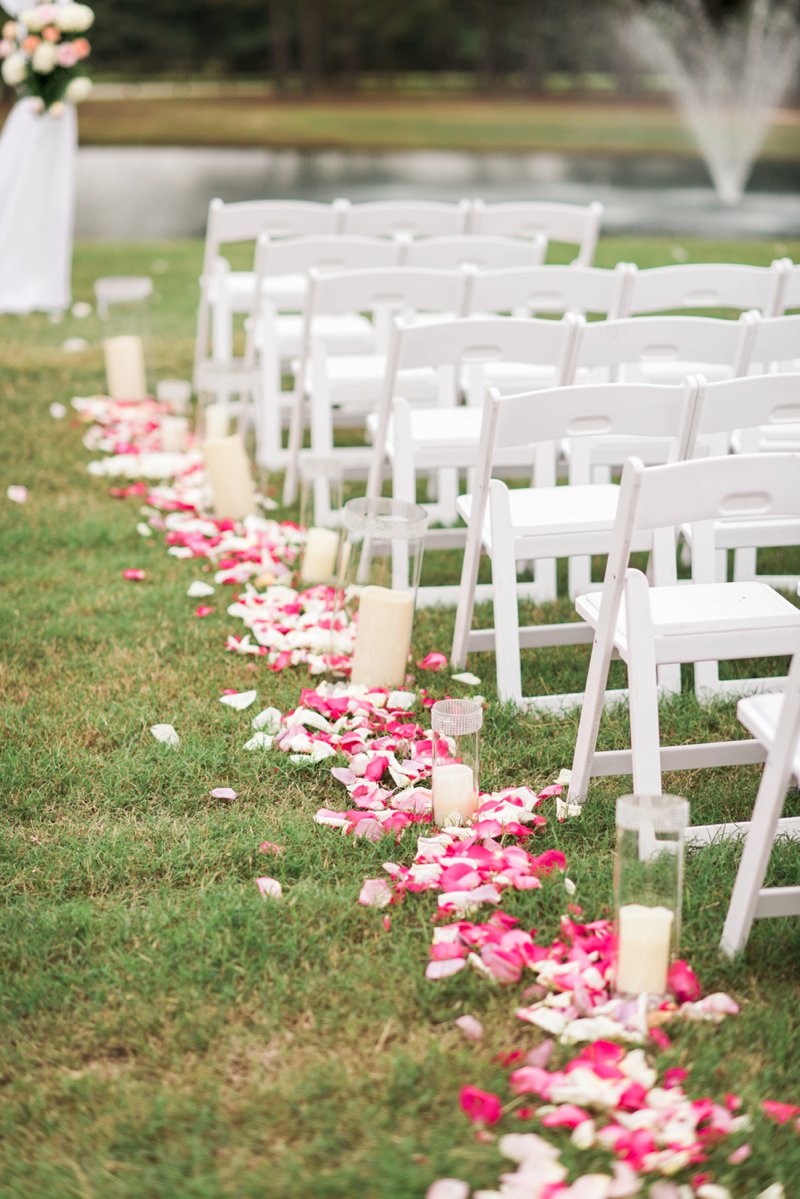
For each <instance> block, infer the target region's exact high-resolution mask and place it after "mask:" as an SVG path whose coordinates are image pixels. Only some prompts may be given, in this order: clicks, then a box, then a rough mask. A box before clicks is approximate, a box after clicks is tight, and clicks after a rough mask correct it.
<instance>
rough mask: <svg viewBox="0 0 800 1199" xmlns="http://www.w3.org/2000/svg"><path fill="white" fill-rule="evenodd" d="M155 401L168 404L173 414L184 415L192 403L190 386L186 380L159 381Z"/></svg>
mask: <svg viewBox="0 0 800 1199" xmlns="http://www.w3.org/2000/svg"><path fill="white" fill-rule="evenodd" d="M156 399H157V400H159V401H160V403H162V404H169V406H170V408H171V409H172V411H173V412H176V413H178V414H181V413H184V412H186V411H187V410H188V408H189V405H190V404H191V402H192V385H191V383H190V382H189V380H188V379H160V380H159V381H158V383H156ZM225 432H226V433H227V429H226V430H225Z"/></svg>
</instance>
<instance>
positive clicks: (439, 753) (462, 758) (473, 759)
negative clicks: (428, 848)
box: [431, 699, 483, 825]
mask: <svg viewBox="0 0 800 1199" xmlns="http://www.w3.org/2000/svg"><path fill="white" fill-rule="evenodd" d="M482 724H483V708H482V707H481V705H480V704H479V703H478V702H477V701H476V700H474V699H440V700H439V702H438V703H435V704H434V705H433V707H432V708H431V730H432V732H433V776H432V782H431V786H432V790H433V819H434V823H435V824H438V825H445V824H466V823H467V821H469V820H470V819H471V818H472V817H473V816H474V815H475V811H476V809H477V807H478V771H479V757H480V735H481V726H482Z"/></svg>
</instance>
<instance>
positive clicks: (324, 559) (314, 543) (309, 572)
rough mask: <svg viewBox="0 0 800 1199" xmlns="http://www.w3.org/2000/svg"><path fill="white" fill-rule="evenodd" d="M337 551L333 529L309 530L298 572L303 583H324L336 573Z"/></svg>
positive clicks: (337, 537) (336, 538)
mask: <svg viewBox="0 0 800 1199" xmlns="http://www.w3.org/2000/svg"><path fill="white" fill-rule="evenodd" d="M338 549H339V534H338V533H337V532H336V531H335V530H334V529H318V528H311V529H309V530H308V533H307V534H306V546H305V550H304V552H303V565H302V567H301V570H300V578H301V579H302V580H303V582H304V583H326V582H327V581H328V579H330V577H331V576H332V575H333V574H334V573H335V571H336V554H337V552H338Z"/></svg>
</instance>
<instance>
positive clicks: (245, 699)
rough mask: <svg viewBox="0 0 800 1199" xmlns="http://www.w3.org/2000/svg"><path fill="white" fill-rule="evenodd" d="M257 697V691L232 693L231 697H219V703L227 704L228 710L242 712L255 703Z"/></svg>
mask: <svg viewBox="0 0 800 1199" xmlns="http://www.w3.org/2000/svg"><path fill="white" fill-rule="evenodd" d="M257 695H258V692H257V691H234V693H233V694H232V695H221V696H220V697H219V702H220V703H221V704H227V706H228V707H229V708H235V709H236V711H237V712H243V711H244V709H245V708H249V707H250V705H251V704H254V703H255V702H256V696H257Z"/></svg>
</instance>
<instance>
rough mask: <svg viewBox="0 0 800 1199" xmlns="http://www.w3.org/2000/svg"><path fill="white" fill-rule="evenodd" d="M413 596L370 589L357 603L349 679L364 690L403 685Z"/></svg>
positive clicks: (364, 591) (364, 592)
mask: <svg viewBox="0 0 800 1199" xmlns="http://www.w3.org/2000/svg"><path fill="white" fill-rule="evenodd" d="M413 623H414V596H413V595H412V594H411V593H410V592H408V591H392V590H391V589H390V588H388V587H374V586H372V585H369V586H367V587H365V588H364V590H363V591H362V592H361V595H360V597H359V602H358V629H357V631H356V644H355V650H354V653H353V672H352V675H351V679H352V681H353V682H354V683H359V684H361V685H362V686H364V687H400V686H402V684H403V683H404V682H405V678H406V666H407V664H408V651H409V649H410V648H411V626H412V624H413Z"/></svg>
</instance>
